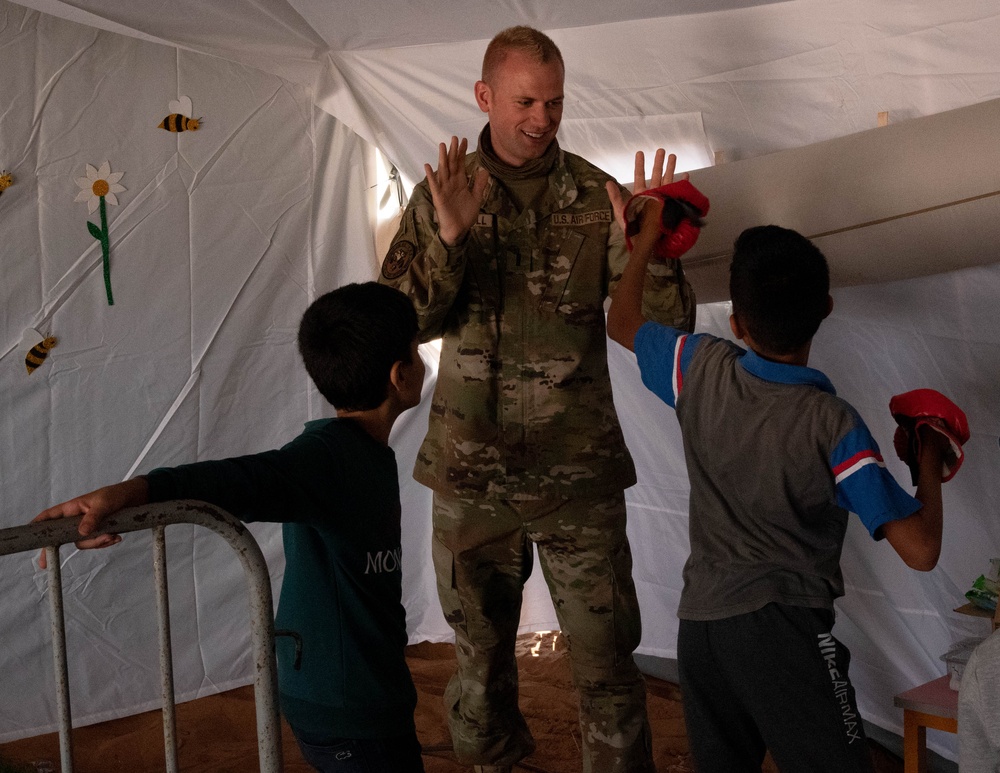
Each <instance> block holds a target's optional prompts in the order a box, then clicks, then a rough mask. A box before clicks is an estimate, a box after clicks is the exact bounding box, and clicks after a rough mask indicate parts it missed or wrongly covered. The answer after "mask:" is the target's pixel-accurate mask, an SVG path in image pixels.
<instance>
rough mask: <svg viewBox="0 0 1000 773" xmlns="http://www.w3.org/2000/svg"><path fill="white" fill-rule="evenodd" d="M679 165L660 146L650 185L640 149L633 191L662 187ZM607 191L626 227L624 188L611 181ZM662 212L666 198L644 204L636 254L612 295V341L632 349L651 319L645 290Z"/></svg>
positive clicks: (654, 162)
mask: <svg viewBox="0 0 1000 773" xmlns="http://www.w3.org/2000/svg"><path fill="white" fill-rule="evenodd" d="M676 166H677V156H675V155H674V154H673V153H671V154H670V155H669V156H667V155H666V153H665V151H664V150H663V148H658V149H657V151H656V154H655V155H654V157H653V165H652V169H650V174H651V175H652V177H651V179H650V180H649V185H648V186H647V184H646V183H647V181H646V160H645V156H644V154H643V152H642V151H641V150H640V151H639V152H638V153H636V154H635V170H634V178H635V179H634V182H633V188H632V191H633V193H640V192H642V191H644V190H646V189H647V187H649V188H658V187H660V186H661V185H666V184H668V183H672V182H673V181H674V169H675V167H676ZM678 179H682V180H686V179H687V173H686V172H685V173H684V174H683V175H681V176H680V177H679V178H678ZM607 190H608V196H609V197H610V198H611V206H612V208H613V209H614V212H615V219H616V220H618V221H619V223H620V225H621V226H622V228H623V229H624V228H625V227H626V226H625V202H624V201H623V200H622V195H621V191H619V189H618V186H617V185H616V184H615V183H611V182H609V183H608V185H607ZM662 213H663V202H662V201H658V200H655V199H650V200H649V201H647V202H646V203H645V205H644V206H643V209H642V212H641V214H640V216H641V218H642V220H641V230H640V231H639V234H638V236H637V237H636V239H635V241H633V242H632V254H631V255H630V256H629V261H628V264H627V265H626V266H625V270H624V271H623V272H622V278H621V280H620V281H619V282H618V286H617V287H616V288H615V292H614V294H613V295H612V296H611V307H610V308H609V309H608V336H609V337H610V338H611V340H612V341H617V342H618V343H620V344H621V345H622V346H624V347H625V348H626V349H628V350H629V351H635V349H634V348H633V342H634V341H635V334H636V333H637V332H638V331H639V328H640V327H642V326H643V325H644V324H645V323H646V321H647V320H646V317H645V316H644V315H643V313H642V291H643V288H644V287H645V282H646V268H647V267H648V265H649V260H650V258H651V257H652V256H653V247H654V246H655V244H656V239H657V238H658V237H659V227H660V226H659V223H660V218H661V217H662Z"/></svg>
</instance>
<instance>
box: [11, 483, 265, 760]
mask: <svg viewBox="0 0 1000 773" xmlns="http://www.w3.org/2000/svg"><path fill="white" fill-rule="evenodd" d="M80 520H81V517H79V516H78V517H74V518H60V519H56V520H51V521H42V522H39V523H29V524H27V525H25V526H15V527H13V528H9V529H0V556H3V555H9V554H13V553H21V552H24V551H34V550H40V549H44V550H45V557H46V563H47V564H48V577H49V589H50V592H49V601H50V608H51V616H52V621H51V622H52V652H53V659H54V662H55V676H56V700H57V709H58V713H59V753H60V758H61V764H62V771H63V773H72V771H73V742H72V724H71V718H72V717H71V713H70V695H69V678H68V671H67V666H66V625H65V620H64V618H63V593H62V571H61V567H60V565H59V546H60V545H65V544H66V543H67V542H75V541H77V540H79V539H80V534H79V532H78V531H77V528H78V525H79V523H80ZM175 523H191V524H195V525H197V526H203V527H205V528H207V529H211V530H212V531H214V532H215V533H216V534H219V535H220V536H222V537H223V539H225V540H226V542H228V543H229V545H230V546H231V547H232V548H233V549H234V550H235V551H236V554H237V555H238V556H239V558H240V562H241V563H242V564H243V571H244V574H245V576H246V580H247V589H248V591H249V597H250V615H251V639H252V647H253V659H254V699H255V703H256V709H257V750H258V755H259V759H260V770H261V773H280V771H281V769H282V756H281V724H280V720H279V716H278V687H277V685H278V675H277V669H276V666H275V658H274V611H273V607H272V599H271V580H270V577H269V575H268V572H267V564H266V563H265V561H264V555H263V554H262V553H261V552H260V547H259V546H258V545H257V541H256V540H255V539H254V538H253V535H252V534H251V533H250V532H249V530H248V529H247V528H246V526H245V525H244V524H243V523H242V522H240V521H239V520H237V519H236V518H234V517H233V516H232V515H230V514H229V513H227V512H225V511H224V510H220V509H219V508H217V507H214V506H212V505H210V504H208V503H206V502H198V501H195V500H190V499H180V500H174V501H170V502H161V503H158V504H151V505H146V506H144V507H129V508H126V509H124V510H120V511H119V512H117V513H115V514H114V515H112V516H110V517H108V518H106V519H105V520H104V521H103V523H102V524H101V527H100V529H99V530H98V531H96V532H95V535H96V534H125V533H127V532H133V531H142V530H144V529H152V530H153V570H154V576H155V582H156V596H157V610H158V612H159V623H160V687H161V693H162V696H163V741H164V749H165V753H166V769H167V772H168V773H177V770H178V768H177V737H176V719H175V706H174V679H173V658H172V654H171V647H170V607H169V601H168V594H167V572H166V540H165V537H164V529H165V527H167V526H169V525H171V524H175Z"/></svg>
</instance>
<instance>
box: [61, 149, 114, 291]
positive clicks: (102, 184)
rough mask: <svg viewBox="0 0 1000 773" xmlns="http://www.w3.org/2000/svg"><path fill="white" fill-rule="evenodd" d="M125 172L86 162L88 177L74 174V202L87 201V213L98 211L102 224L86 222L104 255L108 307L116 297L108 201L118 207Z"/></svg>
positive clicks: (105, 163)
mask: <svg viewBox="0 0 1000 773" xmlns="http://www.w3.org/2000/svg"><path fill="white" fill-rule="evenodd" d="M124 174H125V173H124V172H114V173H112V171H111V164H110V163H109V162H108V161H105V162H104V163H103V164H101V168H100V169H95V168H94V167H93V166H92V165H90V164H87V176H86V177H77V178H76V184H77V185H79V186H80V189H81V190H80V192H79V193H77V194H76V198H75V199H73V200H74V201H86V202H87V212H88V213H89V214H91V215H92V214H94V210H96V209H99V210H100V211H101V225H100V227H98V226H97V225H96V224H94V223H91V222H90V221H89V220H88V221H87V230H88V231H90V235H91V236H93V237H94V238H95V239H97V241H99V242H100V243H101V254H102V255H103V258H104V290H105V292H106V293H107V296H108V306H114V305H115V298H114V295H113V294H112V292H111V259H110V252H111V241H110V239H109V238H108V207H107V205H108V204H114V205H115V206H118V197H117V196H116V195H115V194H116V193H122V192H123V191H125V186H124V185H119V183H118V181H119V180H121V179H122V175H124Z"/></svg>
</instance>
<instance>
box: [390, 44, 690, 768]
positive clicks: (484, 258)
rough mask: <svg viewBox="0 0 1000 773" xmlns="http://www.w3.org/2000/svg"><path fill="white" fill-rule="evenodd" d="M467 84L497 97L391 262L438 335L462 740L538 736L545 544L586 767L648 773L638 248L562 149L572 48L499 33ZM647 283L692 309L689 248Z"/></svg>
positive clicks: (422, 476) (425, 472)
mask: <svg viewBox="0 0 1000 773" xmlns="http://www.w3.org/2000/svg"><path fill="white" fill-rule="evenodd" d="M475 93H476V100H477V102H478V104H479V106H480V108H481V109H482V110H483V111H484V112H486V113H488V115H489V124H488V125H487V126H486V128H485V129H484V130H483V132H482V134H481V135H480V137H479V148H478V151H477V152H476V153H474V154H471V155H469V156H468V157H467V156H466V152H465V151H466V142H465V140H462V142H461V143H459V142H458V141H457V139H456V138H454V137H453V138H452V140H451V144H450V146H448V147H446V146H445V145H443V144H442V145H441V146H440V155H439V165H438V169H437V170H436V171H435V170H433V169H432V168H431V167H430V166H429V165H428V166H426V167H425V171H426V172H427V179H426V180H424V181H423V182H421V183H420V184H419V185H417V186H416V188H415V189H414V192H413V195H412V197H411V199H410V202H409V206H408V207H407V209H406V212H405V213H404V215H403V223H402V225H401V226H400V230H399V232H398V233H397V235H396V237H395V239H394V241H393V244H392V247H391V248H390V250H389V254H388V256H387V257H386V259H385V262H384V263H383V266H382V276H381V279H380V281H382V282H383V283H386V284H389V285H392V286H394V287H397V288H399V289H401V290H403V291H404V292H406V293H407V294H408V295H409V296H410V297H411V298H412V299H413V301H414V304H415V305H416V308H417V313H418V316H419V319H420V326H421V336H422V340H430V339H433V338H436V337H441V338H442V339H443V345H442V353H441V362H440V371H439V375H438V381H437V388H436V391H435V393H434V399H433V405H432V408H431V417H430V423H429V428H428V433H427V436H426V438H425V440H424V443H423V446H422V447H421V449H420V454H419V456H418V460H417V463H416V467H415V470H414V477H415V478H416V479H417V480H418V481H420V482H421V483H423V484H425V485H427V486H429V487H430V488H431V489H433V490H434V514H433V518H434V540H433V546H432V547H433V555H434V563H435V567H436V571H437V578H438V590H439V594H440V598H441V604H442V607H443V609H444V614H445V617H446V618H447V620H448V622H449V624H450V625H451V626H452V627H453V628H454V629H455V634H456V640H457V642H456V654H457V658H458V672H457V673H456V675H455V676H454V677H453V678H452V680H451V682H450V683H449V685H448V688H447V691H446V694H445V701H446V705H447V708H448V712H449V725H450V729H451V734H452V738H453V740H454V748H455V752H456V755H457V756H458V758H459V759H460V760H463V761H466V762H469V763H474V764H476V765H477V767H476V770H477V771H479V770H482V771H496V772H498V773H499V772H500V771H508V770H510V766H511V765H512V764H513V763H515V762H517V761H518V760H520V759H522V758H523V757H525V756H527V755H528V754H530V753H531V752H532V750H533V749H534V742H533V740H532V738H531V734H530V733H529V731H528V728H527V726H526V724H525V721H524V718H523V716H522V715H521V713H520V711H519V709H518V704H517V698H518V696H517V665H516V661H515V658H514V640H515V637H516V634H517V628H518V622H519V618H520V608H521V593H522V589H523V586H524V582H525V580H526V579H527V577H528V575H529V574H530V572H531V563H532V543H534V544H535V545H537V546H538V552H539V557H540V563H541V566H542V572H543V574H544V576H545V580H546V582H547V584H548V587H549V591H550V593H551V595H552V600H553V603H554V605H555V610H556V614H557V616H558V619H559V624H560V626H561V629H562V631H563V632H564V634H565V635H566V638H567V641H568V643H569V648H570V658H571V663H572V668H573V678H574V684H575V686H576V688H577V690H578V691H579V693H580V727H581V733H582V738H583V769H584V771H585V772H587V773H590V771H595V772H596V773H611V772H618V771H622V772H624V771H629V772H630V773H632V772H634V773H651V772H652V771H654V770H655V768H654V766H653V762H652V754H651V743H650V731H649V723H648V720H647V718H646V699H645V685H644V682H643V679H642V675H641V674H640V673H639V671H638V669H637V668H636V666H635V663H634V661H633V659H632V652H633V650H634V649H635V648H636V646H638V644H639V639H640V634H641V628H640V621H639V608H638V604H637V601H636V595H635V586H634V584H633V582H632V557H631V552H630V549H629V544H628V539H627V538H626V535H625V518H626V515H625V499H624V493H623V492H624V489H625V488H627V487H628V486H631V485H632V484H634V483H635V480H636V478H635V468H634V466H633V464H632V460H631V457H630V456H629V453H628V451H627V449H626V447H625V443H624V440H623V437H622V433H621V429H620V427H619V424H618V418H617V416H616V414H615V408H614V403H613V402H612V395H611V382H610V379H609V376H608V366H607V351H606V344H607V338H606V337H605V331H604V301H605V298H606V297H607V296H608V294H609V292H610V290H611V288H612V287H614V285H615V283H616V282H617V280H618V278H619V277H620V275H621V271H622V270H623V268H624V266H625V263H626V261H627V253H626V250H625V243H624V234H623V232H622V229H621V227H620V226H619V225H618V224H617V223H616V222H615V218H614V215H613V213H612V207H611V204H610V201H609V194H608V191H607V190H606V184H607V183H608V182H609V181H611V178H610V177H609V176H608V175H607V174H605V173H604V172H602V171H601V170H600V169H597V168H596V167H594V166H592V165H591V164H589V163H588V162H586V161H585V160H584V159H582V158H580V157H579V156H575V155H573V154H571V153H567V152H565V151H563V150H561V149H560V148H559V145H558V142H557V141H556V139H555V135H556V130H557V128H558V126H559V121H560V118H561V115H562V102H563V63H562V57H561V55H560V53H559V50H558V48H556V46H555V44H554V43H553V42H552V41H551V40H550V39H549V38H548V37H546V36H545V35H543V34H542V33H540V32H538V31H537V30H533V29H530V28H527V27H515V28H512V29H510V30H505V31H504V32H502V33H500V34H499V35H498V36H497V37H496V38H495V39H494V40H493V42H492V43H491V44H490V46H489V48H488V49H487V52H486V58H485V60H484V63H483V79H482V80H481V81H479V82H477V84H476V87H475ZM646 289H647V306H648V308H647V309H646V311H647V313H649V314H650V315H651V316H652V317H655V318H656V319H658V320H660V321H663V322H665V323H666V324H670V325H675V326H678V327H685V328H688V329H690V328H691V327H692V326H693V322H694V297H693V294H692V293H691V291H690V288H689V286H688V285H687V284H686V282H685V281H684V278H683V276H682V274H681V271H680V267H679V265H665V264H660V265H658V266H654V267H653V268H652V269H651V272H650V276H648V277H647V288H646Z"/></svg>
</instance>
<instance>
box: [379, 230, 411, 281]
mask: <svg viewBox="0 0 1000 773" xmlns="http://www.w3.org/2000/svg"><path fill="white" fill-rule="evenodd" d="M416 254H417V248H416V245H414V244H413V242H410V241H406V240H405V239H400V240H399V241H398V242H396V243H395V244H393V245H392V248H391V249H390V250H389V254H388V255H386V256H385V260H384V261H383V262H382V276H384V277H385V278H386V279H399V278H400V277H401V276H402V275H403V274H405V273H406V269H408V268H409V267H410V264H411V263H412V262H413V256H414V255H416Z"/></svg>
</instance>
